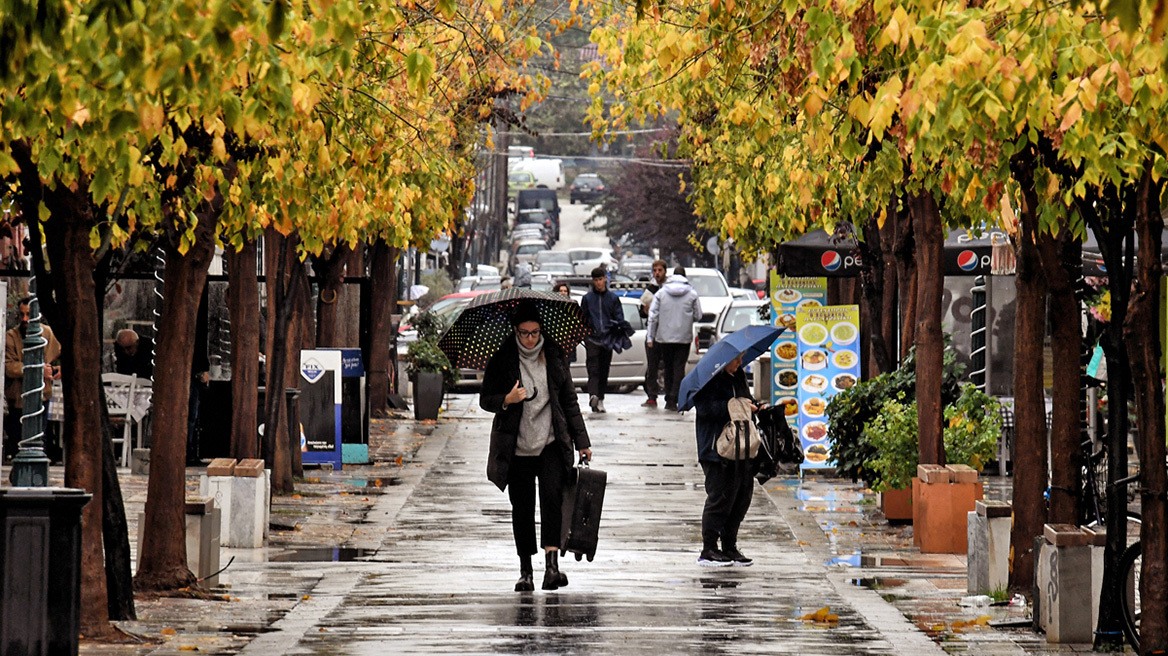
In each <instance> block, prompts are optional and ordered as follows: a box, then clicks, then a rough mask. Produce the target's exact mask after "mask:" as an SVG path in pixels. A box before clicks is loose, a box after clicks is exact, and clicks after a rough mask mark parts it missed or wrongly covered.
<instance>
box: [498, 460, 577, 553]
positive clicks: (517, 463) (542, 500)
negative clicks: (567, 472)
mask: <svg viewBox="0 0 1168 656" xmlns="http://www.w3.org/2000/svg"><path fill="white" fill-rule="evenodd" d="M537 478H538V479H539V520H540V521H539V525H540V533H541V534H542V538H543V539H542V540H541V544H542V546H544V547H556V548H559V546H560V525H561V523H562V518H563V506H562V504H563V502H564V458H563V445H561V444H560V443H558V442H552V443H551V444H549V445H547V446H545V447H544V449H543V452H541V453H540V454H539V455H538V456H515V457H513V458H512V459H511V469H510V471H509V472H508V474H507V495H508V496H509V497H510V498H511V532H512V533H513V534H514V535H515V551H516V552H517V553H518V554H519V555H520V556H530V555H532V554H534V553H537V551H538V550H537V549H536V548H535V480H536V479H537Z"/></svg>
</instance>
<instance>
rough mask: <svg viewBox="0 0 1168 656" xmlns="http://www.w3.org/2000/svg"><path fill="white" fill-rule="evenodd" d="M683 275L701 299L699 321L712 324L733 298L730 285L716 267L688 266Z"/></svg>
mask: <svg viewBox="0 0 1168 656" xmlns="http://www.w3.org/2000/svg"><path fill="white" fill-rule="evenodd" d="M685 277H686V279H688V280H689V284H691V285H693V288H694V289H695V290H696V291H697V293H698V298H700V299H701V301H702V320H701V323H707V324H712V323H714V321H715V320H716V319H717V318H718V315H719V314H721V313H722V310H723V309H725V308H726V306H727V305H729V304H730V301H732V300H734V297H733V296H731V294H730V286H729V285H727V284H726V279H725V278H724V277H722V273H721V272H720V271H718V270H717V269H704V268H699V267H690V268H687V269H686V270H685Z"/></svg>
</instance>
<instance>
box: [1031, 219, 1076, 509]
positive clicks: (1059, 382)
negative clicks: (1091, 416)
mask: <svg viewBox="0 0 1168 656" xmlns="http://www.w3.org/2000/svg"><path fill="white" fill-rule="evenodd" d="M1039 243H1040V247H1039V257H1040V258H1041V261H1042V269H1043V273H1044V277H1045V279H1046V284H1047V290H1048V292H1049V293H1050V326H1051V335H1050V338H1051V351H1052V355H1053V359H1054V371H1053V374H1054V376H1053V377H1054V389H1053V390H1052V396H1053V400H1052V407H1051V431H1050V478H1051V481H1050V509H1049V513H1048V517H1047V521H1048V522H1050V523H1052V524H1078V523H1080V518H1081V516H1082V515H1081V512H1082V510H1081V509H1082V494H1081V490H1082V475H1081V470H1082V467H1083V462H1082V460H1083V458H1082V455H1081V453H1082V449H1081V448H1080V445H1079V442H1080V440H1081V436H1082V430H1081V429H1082V427H1081V424H1080V422H1081V416H1080V412H1079V411H1080V396H1081V394H1080V392H1081V386H1080V381H1081V379H1082V375H1083V370H1082V353H1081V351H1082V349H1083V332H1082V319H1081V317H1082V311H1081V308H1080V305H1079V299H1078V297H1076V296H1075V282H1076V281H1077V280H1078V278H1079V274H1080V272H1081V270H1082V255H1081V253H1082V247H1083V245H1082V242H1081V241H1079V239H1078V238H1077V237H1075V236H1074V235H1073V234H1072V233H1071V230H1070V227H1069V226H1066V225H1064V226H1062V229H1061V230H1060V231H1059V236H1058V237H1057V238H1056V237H1054V236H1053V235H1050V234H1049V233H1044V234H1042V235H1041V236H1040V237H1039Z"/></svg>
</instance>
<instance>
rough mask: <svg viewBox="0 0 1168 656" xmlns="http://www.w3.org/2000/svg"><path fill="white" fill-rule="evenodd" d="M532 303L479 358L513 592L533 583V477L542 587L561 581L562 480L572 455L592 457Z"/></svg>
mask: <svg viewBox="0 0 1168 656" xmlns="http://www.w3.org/2000/svg"><path fill="white" fill-rule="evenodd" d="M542 324H543V322H542V320H541V317H540V313H539V309H538V308H537V307H536V306H535V304H534V303H532V302H524V303H520V304H519V305H517V306H516V307H515V310H514V315H513V317H512V319H511V325H512V326H513V329H514V337H513V338H511V339H507V340H506V341H504V342H503V345H502V346H501V347H500V348H499V350H498V352H497V353H495V355H494V357H492V358H491V360H490V362H488V363H487V367H486V371H485V372H484V374H483V386H482V392H481V394H480V396H479V405H481V406H482V408H483V409H484V410H486V411H488V412H492V413H494V414H495V419H494V423H493V424H492V426H491V444H490V452H489V454H488V457H487V478H488V479H489V480H490V481H491V482H492V483H494V484H495V485H496V486H498V487H499V489H500V490H505V491H506V492H507V494H508V497H509V498H510V500H511V530H512V533H513V535H514V538H515V549H516V552H517V553H518V555H519V580H518V581H517V582H516V583H515V591H516V592H527V591H531V590H534V589H535V581H534V575H533V571H532V564H531V557H532V555H534V554H535V553H537V551H538V550H537V549H536V541H535V500H536V481H537V480H538V482H539V492H538V494H539V511H540V529H541V539H540V544H541V545H542V546H543V550H544V576H543V586H542V587H543V589H544V590H555V589H557V588H561V587H563V586H565V585H568V577H567V575H565V574H564V573H563V572H561V571H560V569H559V562H558V557H557V556H558V549H559V548H560V542H561V540H560V537H561V536H560V530H561V524H562V519H563V516H562V503H563V497H564V480H565V477H566V476H568V475H569V473H570V472H571V469H572V466H573V464H574V459H575V453H576V452H579V454H580V458H581V459H582V460H590V459H591V458H592V449H591V442H590V441H589V439H588V431H587V429H586V428H585V426H584V417H583V416H582V415H581V413H580V405H579V403H578V402H577V400H576V389H575V387H574V386H573V384H572V374H571V372H570V371H569V368H568V361H567V359H566V358H565V357H564V351H563V350H562V349H561V348H560V347H559V346H558V345H557V344H556V342H555V341H554V340H553V339H551V338H550V337H548V336H545V335H544V334H543V330H542Z"/></svg>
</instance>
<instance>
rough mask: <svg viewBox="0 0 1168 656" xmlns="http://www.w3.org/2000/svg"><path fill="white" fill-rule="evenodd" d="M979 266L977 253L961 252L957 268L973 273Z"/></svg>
mask: <svg viewBox="0 0 1168 656" xmlns="http://www.w3.org/2000/svg"><path fill="white" fill-rule="evenodd" d="M977 265H978V259H977V253H974V252H973V251H961V254H960V255H958V256H957V266H959V267H961V270H962V271H973V270H974V269H976V268H977Z"/></svg>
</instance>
